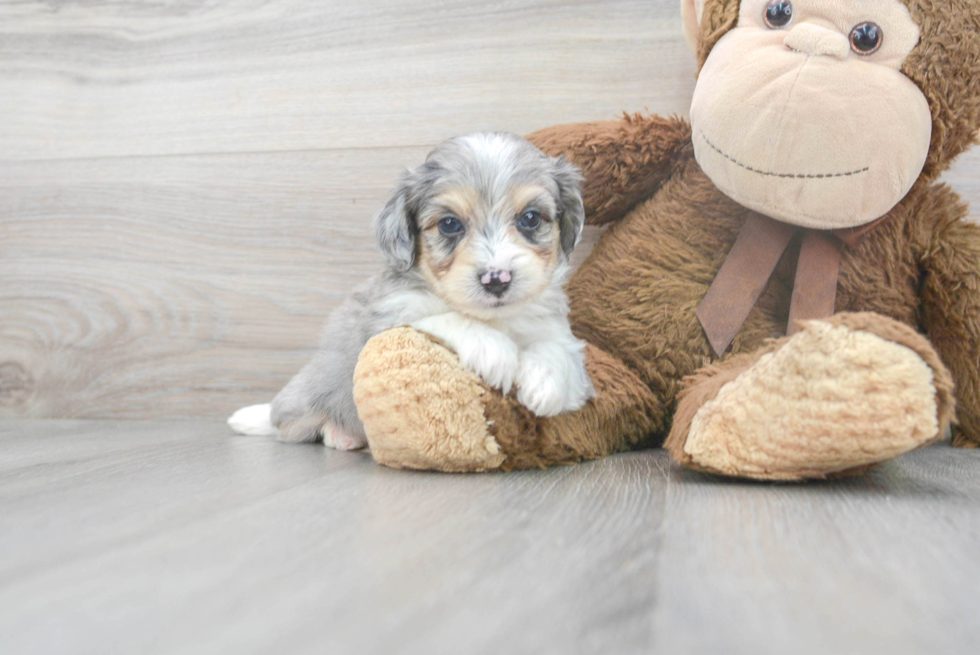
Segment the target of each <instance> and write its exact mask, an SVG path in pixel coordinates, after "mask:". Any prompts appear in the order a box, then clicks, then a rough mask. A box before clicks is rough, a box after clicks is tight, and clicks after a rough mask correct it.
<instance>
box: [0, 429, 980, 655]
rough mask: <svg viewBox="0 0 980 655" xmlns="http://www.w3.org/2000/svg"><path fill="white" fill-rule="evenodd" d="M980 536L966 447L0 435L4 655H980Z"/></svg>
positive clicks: (216, 434)
mask: <svg viewBox="0 0 980 655" xmlns="http://www.w3.org/2000/svg"><path fill="white" fill-rule="evenodd" d="M978 539H980V451H962V450H953V449H951V448H949V447H948V446H946V445H939V446H935V447H931V448H927V449H924V450H920V451H918V452H915V453H912V454H911V455H909V456H906V457H903V458H900V459H898V460H895V461H893V462H890V463H888V464H886V465H885V466H883V467H881V468H879V469H878V470H877V471H875V472H873V473H871V474H869V475H867V476H865V477H862V478H857V479H850V480H841V481H836V482H829V483H823V484H809V485H773V484H757V483H740V482H726V481H722V480H718V479H716V478H710V477H708V476H702V475H699V474H696V473H692V472H688V471H683V470H680V469H678V468H676V467H675V466H673V465H671V464H670V463H669V462H668V460H667V456H666V454H665V453H664V452H663V451H646V452H637V453H630V454H627V455H622V456H615V457H611V458H608V459H606V460H603V461H599V462H594V463H589V464H584V465H581V466H575V467H558V468H553V469H549V470H545V471H525V472H519V473H512V474H489V475H439V474H426V473H418V472H406V471H395V470H390V469H385V468H382V467H379V466H377V465H375V464H374V463H373V462H372V461H371V460H370V457H369V456H368V455H367V454H365V453H342V452H336V451H333V450H330V449H327V448H324V447H322V446H316V445H302V446H290V445H284V444H279V443H276V442H274V441H272V440H268V439H262V438H250V437H235V436H231V435H230V434H228V431H227V428H226V427H225V426H224V425H222V424H220V423H217V422H214V421H170V422H167V421H154V422H108V421H5V422H0V652H3V653H28V652H30V653H49V652H50V653H55V652H57V653H63V652H71V653H78V654H86V653H99V654H106V653H188V652H201V653H215V652H235V653H284V652H288V653H298V654H301V653H324V652H329V653H331V654H336V655H345V654H347V653H391V652H398V653H421V654H426V655H429V654H431V653H443V652H465V653H474V654H480V653H494V654H497V653H515V654H522V653H604V654H605V653H624V654H631V653H665V654H674V653H690V654H695V655H696V654H700V653H800V654H802V655H809V654H811V653H813V654H824V653H890V654H891V655H903V654H905V653H944V654H948V655H959V654H963V655H966V654H970V655H972V653H974V652H975V650H976V635H977V634H978V632H980V615H978V613H977V612H976V611H975V605H976V602H975V601H976V593H977V589H980V560H978V558H977V557H976V550H977V549H976V544H977V543H978Z"/></svg>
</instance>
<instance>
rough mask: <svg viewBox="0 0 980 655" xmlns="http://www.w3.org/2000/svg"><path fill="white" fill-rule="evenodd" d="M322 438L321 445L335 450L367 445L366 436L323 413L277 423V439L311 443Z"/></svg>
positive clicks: (353, 448)
mask: <svg viewBox="0 0 980 655" xmlns="http://www.w3.org/2000/svg"><path fill="white" fill-rule="evenodd" d="M320 439H323V445H325V446H330V447H331V448H336V449H337V450H360V449H361V448H364V447H365V446H367V437H366V436H364V434H363V433H361V434H358V433H355V432H353V431H351V430H345V429H344V428H342V427H340V426H339V425H337V424H336V423H333V422H332V421H331V420H330V419H329V418H327V416H326V415H324V414H307V415H306V416H303V417H301V418H298V419H295V420H292V421H285V422H283V423H280V424H279V441H286V442H289V443H312V442H314V441H319V440H320Z"/></svg>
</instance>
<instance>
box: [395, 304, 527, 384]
mask: <svg viewBox="0 0 980 655" xmlns="http://www.w3.org/2000/svg"><path fill="white" fill-rule="evenodd" d="M412 327H413V328H415V329H416V330H419V331H421V332H425V333H427V334H431V335H433V336H435V337H438V338H439V339H441V340H442V341H443V342H444V343H445V344H446V345H447V346H448V347H449V348H450V349H451V350H452V351H453V352H455V353H456V355H458V356H459V361H460V363H461V364H462V365H463V366H465V367H466V368H468V369H469V370H471V371H473V372H474V373H476V374H477V375H479V376H480V377H481V378H482V379H483V381H484V382H486V383H487V384H488V385H490V386H491V387H494V388H495V389H500V390H501V391H503V392H504V393H505V394H506V393H509V392H510V388H511V387H512V386H513V385H514V378H515V376H516V375H517V367H518V365H519V364H520V360H519V351H518V348H517V344H516V343H514V340H513V339H511V338H510V337H508V336H507V335H506V334H504V333H503V332H500V331H499V330H495V329H493V328H491V327H489V326H487V325H483V324H481V323H477V322H474V321H472V320H470V319H467V318H464V317H462V316H460V315H459V314H456V313H453V312H450V313H448V314H439V315H437V316H428V317H426V318H423V319H420V320H418V321H415V322H414V323H412Z"/></svg>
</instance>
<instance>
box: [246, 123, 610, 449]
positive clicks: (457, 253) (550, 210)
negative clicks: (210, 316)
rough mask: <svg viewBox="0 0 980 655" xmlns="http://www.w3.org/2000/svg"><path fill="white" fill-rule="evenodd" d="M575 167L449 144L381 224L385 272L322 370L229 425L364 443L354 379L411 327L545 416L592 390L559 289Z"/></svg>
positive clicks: (305, 373)
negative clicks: (379, 349) (372, 344)
mask: <svg viewBox="0 0 980 655" xmlns="http://www.w3.org/2000/svg"><path fill="white" fill-rule="evenodd" d="M580 180H581V177H580V175H579V172H578V170H577V169H576V168H575V167H574V166H573V165H572V164H570V163H568V162H567V161H565V160H564V159H563V158H555V157H549V156H547V155H545V154H544V153H542V152H541V151H540V150H538V149H537V148H535V147H534V146H533V145H532V144H531V143H529V142H528V141H526V140H524V139H522V138H520V137H518V136H515V135H512V134H504V133H479V134H473V135H469V136H463V137H457V138H454V139H450V140H449V141H446V142H444V143H442V144H441V145H439V146H438V147H436V148H435V149H434V150H433V151H432V152H431V153H429V156H428V157H427V158H426V160H425V162H424V163H423V164H421V165H420V166H418V167H417V168H415V169H413V170H409V171H406V172H405V174H404V175H403V176H402V177H401V179H400V181H399V183H398V185H397V186H396V188H395V189H394V191H393V192H392V194H391V197H390V198H389V199H388V202H387V203H386V205H385V207H384V208H383V209H382V210H381V211H380V212H379V213H378V214H377V216H376V217H375V222H374V229H375V235H376V238H377V243H378V246H379V247H380V249H381V251H382V253H383V254H384V256H385V260H386V267H385V269H384V270H383V271H382V272H381V273H380V274H379V275H377V276H375V277H374V278H372V279H371V280H369V281H368V282H367V283H366V284H364V285H363V286H362V287H360V288H359V289H358V290H357V291H355V292H354V293H353V294H352V295H351V296H350V297H349V298H348V299H347V300H346V301H345V302H344V303H343V304H341V305H340V307H338V308H337V310H336V311H335V312H334V313H333V314H332V315H331V317H330V319H329V320H328V321H327V325H326V328H325V330H324V333H323V337H322V341H321V345H320V347H319V349H318V350H317V352H316V354H315V355H314V356H313V358H312V360H311V361H310V362H309V363H308V364H307V365H306V366H305V367H303V369H302V370H301V371H300V372H299V373H298V374H297V375H296V376H295V377H294V378H293V379H292V380H290V382H289V383H288V384H287V385H286V386H285V388H283V390H282V391H280V392H279V394H278V395H277V396H276V398H275V399H274V400H273V401H272V403H271V405H268V404H265V405H253V406H251V407H246V408H243V409H241V410H239V411H238V412H236V413H235V414H234V415H233V416H232V417H231V418H229V419H228V422H229V424H230V425H231V426H232V428H233V429H234V430H235V431H237V432H241V433H243V434H278V436H279V438H280V439H281V440H283V441H291V442H309V441H317V440H319V439H323V441H324V443H326V444H327V445H330V446H333V447H335V448H339V449H344V450H350V449H356V448H362V447H364V446H365V445H367V439H366V436H365V434H364V427H363V425H362V423H361V421H360V419H359V418H358V416H357V408H356V407H355V405H354V397H353V375H354V367H355V365H356V363H357V358H358V356H359V354H360V352H361V350H362V349H363V347H364V345H365V344H366V343H367V341H368V340H369V339H371V337H373V336H375V335H377V334H379V333H381V332H383V331H384V330H386V329H389V328H392V327H395V326H399V325H411V326H413V327H415V328H416V329H418V330H420V331H423V332H427V333H429V334H432V335H434V336H436V337H438V338H440V339H441V340H442V341H443V342H444V343H445V344H446V345H447V346H449V347H450V348H452V349H453V350H454V351H455V352H456V353H457V354H458V355H459V357H460V361H461V363H462V364H463V365H464V366H466V367H467V368H469V369H470V370H473V371H474V372H475V373H477V374H478V375H479V376H480V377H481V378H482V379H483V380H484V381H485V382H487V384H488V385H490V386H492V387H495V388H498V389H501V390H502V391H503V392H504V393H507V392H509V391H510V390H511V388H512V387H515V388H516V392H517V398H518V400H519V401H520V402H522V403H523V404H525V405H526V406H527V407H528V408H529V409H531V410H532V411H533V412H535V413H536V414H538V415H541V416H551V415H554V414H558V413H560V412H564V411H570V410H574V409H578V408H579V407H581V406H582V405H583V404H585V402H587V401H588V399H589V398H591V397H592V396H593V394H594V391H593V388H592V383H591V381H590V380H589V377H588V374H587V373H586V371H585V362H584V354H583V350H584V344H583V343H582V342H581V341H579V340H578V339H576V338H575V337H574V336H573V335H572V332H571V328H570V326H569V323H568V302H567V299H566V296H565V294H564V291H563V290H562V285H563V284H564V282H565V280H566V279H567V277H568V274H569V272H570V269H569V264H568V258H569V256H570V254H571V252H572V250H573V249H574V248H575V246H576V245H577V244H578V242H579V240H580V238H581V234H582V228H583V225H584V218H585V217H584V208H583V205H582V197H581V194H580V190H579V183H580Z"/></svg>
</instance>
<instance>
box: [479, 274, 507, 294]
mask: <svg viewBox="0 0 980 655" xmlns="http://www.w3.org/2000/svg"><path fill="white" fill-rule="evenodd" d="M510 280H511V276H510V271H487V272H486V273H484V274H483V275H481V276H480V284H482V285H483V289H484V290H485V291H486V292H487V293H489V294H490V295H493V296H497V297H498V298H499V297H500V296H502V295H504V292H506V291H507V287H509V286H510Z"/></svg>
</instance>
